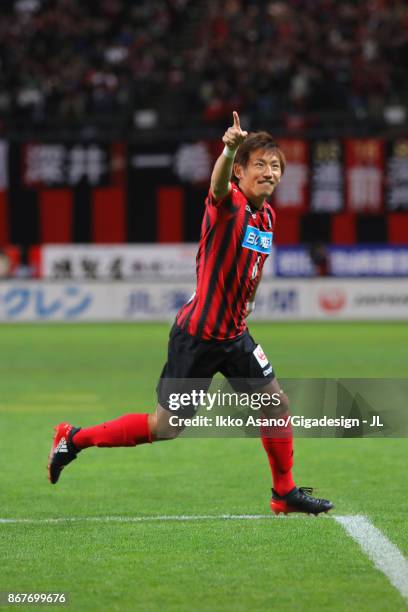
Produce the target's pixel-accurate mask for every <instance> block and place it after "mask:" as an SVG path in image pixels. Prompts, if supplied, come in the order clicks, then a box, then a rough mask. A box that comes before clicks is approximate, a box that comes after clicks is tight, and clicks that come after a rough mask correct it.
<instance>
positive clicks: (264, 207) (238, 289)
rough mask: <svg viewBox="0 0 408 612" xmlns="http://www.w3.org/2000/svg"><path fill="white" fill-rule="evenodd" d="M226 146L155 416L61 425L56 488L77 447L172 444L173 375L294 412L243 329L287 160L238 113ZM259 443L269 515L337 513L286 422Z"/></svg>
mask: <svg viewBox="0 0 408 612" xmlns="http://www.w3.org/2000/svg"><path fill="white" fill-rule="evenodd" d="M223 142H224V144H225V148H224V150H223V153H222V154H221V155H220V157H219V158H218V159H217V161H216V163H215V166H214V169H213V172H212V176H211V186H210V190H209V193H208V197H207V199H206V202H205V212H204V218H203V222H202V228H201V239H200V244H199V249H198V253H197V265H196V268H197V284H196V291H195V293H194V294H193V296H192V297H191V298H190V300H189V301H188V302H187V304H185V305H184V306H183V307H182V308H181V309H180V310H179V312H178V314H177V316H176V320H175V323H174V325H173V328H172V330H171V333H170V339H169V345H168V357H167V363H166V364H165V366H164V368H163V371H162V373H161V377H160V381H159V384H158V387H157V392H158V405H157V408H156V411H155V412H154V413H152V414H126V415H124V416H121V417H119V418H117V419H115V420H113V421H109V422H106V423H103V424H101V425H96V426H93V427H85V428H77V427H74V426H72V425H70V424H68V423H60V424H59V425H57V426H56V427H55V432H56V433H55V436H54V440H53V445H52V448H51V452H50V457H49V479H50V481H51V483H53V484H55V483H56V482H57V481H58V479H59V476H60V474H61V470H62V469H63V468H64V467H65V466H66V465H68V464H69V463H70V462H71V461H72V460H73V459H75V458H76V457H77V455H78V453H79V452H80V451H83V450H84V449H86V448H89V447H91V446H103V447H107V446H108V447H114V446H135V445H137V444H145V443H147V442H148V443H151V442H157V441H159V440H165V439H169V438H175V437H176V436H177V435H178V434H179V433H180V431H181V430H182V427H175V426H172V425H170V423H169V417H170V416H171V415H172V414H174V413H171V412H170V410H169V396H170V394H171V391H174V383H175V379H176V380H177V381H180V380H183V381H184V383H185V382H186V381H190V382H191V381H193V379H200V380H201V381H203V380H205V381H207V383H208V384H206V385H205V387H206V388H208V386H209V384H210V381H211V379H212V377H213V376H214V374H215V373H217V372H220V373H221V374H223V375H224V376H225V377H226V378H227V379H228V380H230V381H235V383H234V382H231V384H233V386H234V384H235V385H236V384H237V383H236V381H237V380H238V381H240V380H241V381H242V384H243V385H244V388H247V389H250V390H251V391H252V392H254V390H255V389H256V391H257V393H268V394H270V396H272V395H274V397H279V400H280V401H279V405H278V406H273V405H271V406H270V407H269V406H268V407H267V408H264V409H263V414H264V415H265V416H267V417H271V416H275V417H279V416H284V415H287V414H288V398H287V396H286V394H285V393H284V392H283V391H282V390H281V388H280V385H279V382H278V380H277V378H276V376H275V372H274V370H273V368H272V366H271V364H270V363H269V361H268V359H267V357H266V356H265V354H264V352H263V350H262V348H261V346H260V345H259V344H256V342H255V341H254V340H253V338H252V337H251V336H250V334H249V332H248V329H247V324H246V317H247V316H248V315H249V314H250V313H251V311H252V310H253V309H254V305H255V303H254V298H255V292H256V289H257V286H258V283H259V280H260V277H261V272H262V267H263V265H264V263H265V260H266V258H267V257H268V255H269V253H270V251H271V245H272V237H273V232H274V228H275V212H274V210H273V209H272V207H271V206H270V204H269V203H268V202H267V198H269V197H270V196H271V195H272V193H273V191H274V189H275V187H276V186H277V185H278V183H279V181H280V180H281V178H282V176H283V173H284V170H285V157H284V155H283V153H282V151H281V150H280V149H279V147H278V145H277V144H276V143H275V142H274V140H273V138H272V137H271V135H270V134H268V133H267V132H256V133H251V134H249V135H248V133H247V132H246V131H244V130H242V129H241V126H240V121H239V117H238V114H237V113H236V112H234V113H233V125H232V126H231V127H229V128H228V129H227V131H226V132H225V134H224V137H223ZM232 176H234V181H233V182H232ZM191 384H192V386H194V382H191ZM187 386H188V384H187ZM241 390H242V388H241ZM276 394H278V396H277V395H276ZM271 404H272V403H271ZM190 414H191V413H190ZM261 440H262V444H263V447H264V449H265V452H266V454H267V457H268V460H269V464H270V468H271V472H272V479H273V489H272V499H271V509H272V511H273V512H275V513H279V512H284V513H288V512H306V513H311V514H315V515H317V514H319V513H321V512H327V511H328V510H330V509H331V508H332V507H333V504H332V503H331V502H329V501H327V500H325V499H318V498H315V497H312V496H311V493H312V490H311V489H309V488H305V487H299V488H298V487H296V485H295V482H294V480H293V476H292V465H293V435H292V430H291V427H290V425H288V426H287V427H282V428H278V427H275V428H267V427H264V428H262V429H261Z"/></svg>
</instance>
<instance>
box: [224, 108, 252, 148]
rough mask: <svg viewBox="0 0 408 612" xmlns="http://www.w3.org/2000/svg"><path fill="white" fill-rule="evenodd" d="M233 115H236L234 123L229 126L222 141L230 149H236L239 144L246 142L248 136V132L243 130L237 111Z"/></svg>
mask: <svg viewBox="0 0 408 612" xmlns="http://www.w3.org/2000/svg"><path fill="white" fill-rule="evenodd" d="M232 116H233V117H234V125H233V126H232V127H229V128H228V130H227V131H226V132H225V134H224V136H223V138H222V141H223V143H224V144H226V145H227V147H228V148H229V149H232V150H234V149H238V147H239V145H240V144H241V143H243V142H244V140H245V139H246V137H247V136H248V132H246V131H245V130H241V124H240V122H239V116H238V113H237V112H236V111H234V112H233V113H232Z"/></svg>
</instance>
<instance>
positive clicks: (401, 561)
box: [333, 515, 408, 600]
mask: <svg viewBox="0 0 408 612" xmlns="http://www.w3.org/2000/svg"><path fill="white" fill-rule="evenodd" d="M333 518H334V520H335V521H337V522H338V523H339V524H340V525H341V526H342V527H343V528H344V529H345V530H346V532H347V533H348V534H349V535H350V536H351V537H352V538H353V540H355V541H356V542H357V544H358V545H359V546H360V548H361V549H362V550H363V552H365V554H366V555H367V556H368V557H369V558H370V559H371V561H372V562H373V563H374V565H375V567H376V568H377V569H379V570H380V572H382V573H383V574H385V576H387V578H388V580H389V581H390V582H391V584H392V585H393V586H394V587H395V588H396V589H397V590H398V591H399V592H400V594H401V595H402V597H404V598H405V599H407V600H408V561H407V559H406V558H405V557H404V555H403V554H402V553H401V551H400V550H399V549H398V548H397V547H396V546H395V544H392V542H390V540H389V539H388V538H387V537H385V535H384V534H383V533H382V532H381V531H380V530H379V529H377V527H374V525H373V524H372V523H371V521H369V520H368V518H367V517H365V516H359V515H356V516H333Z"/></svg>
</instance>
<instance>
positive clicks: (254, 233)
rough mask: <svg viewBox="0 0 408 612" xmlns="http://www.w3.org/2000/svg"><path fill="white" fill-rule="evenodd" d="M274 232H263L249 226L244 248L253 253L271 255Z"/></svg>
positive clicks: (243, 244)
mask: <svg viewBox="0 0 408 612" xmlns="http://www.w3.org/2000/svg"><path fill="white" fill-rule="evenodd" d="M272 238H273V232H262V231H261V230H259V229H258V228H257V227H253V226H252V225H247V228H246V232H245V236H244V241H243V243H242V246H244V247H246V248H247V249H251V251H257V252H258V253H263V254H264V255H269V254H270V252H271V249H272Z"/></svg>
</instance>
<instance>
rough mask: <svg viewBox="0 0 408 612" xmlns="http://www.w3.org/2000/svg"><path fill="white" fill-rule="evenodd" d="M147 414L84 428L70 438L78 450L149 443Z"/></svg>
mask: <svg viewBox="0 0 408 612" xmlns="http://www.w3.org/2000/svg"><path fill="white" fill-rule="evenodd" d="M148 416H149V415H147V414H125V415H123V416H121V417H119V418H118V419H115V420H114V421H108V422H107V423H102V424H101V425H95V426H94V427H85V428H84V429H81V430H80V431H78V432H77V433H76V434H75V435H74V436H73V438H72V441H73V443H74V445H75V446H76V447H77V448H79V449H83V448H88V447H89V446H136V444H145V443H146V442H151V441H152V437H151V433H150V430H149V423H148Z"/></svg>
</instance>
